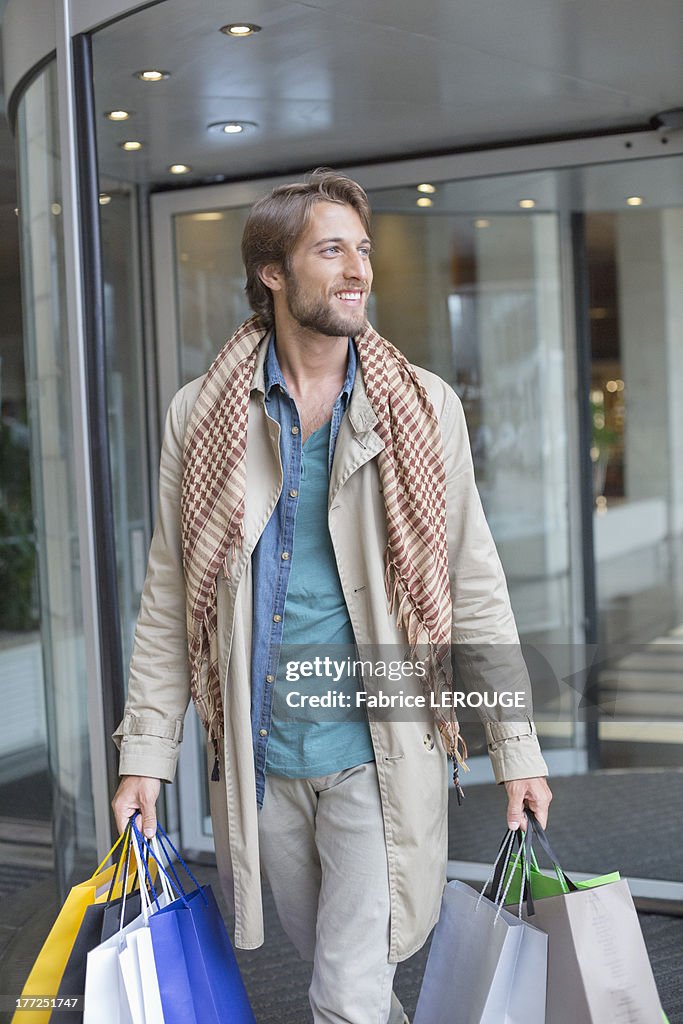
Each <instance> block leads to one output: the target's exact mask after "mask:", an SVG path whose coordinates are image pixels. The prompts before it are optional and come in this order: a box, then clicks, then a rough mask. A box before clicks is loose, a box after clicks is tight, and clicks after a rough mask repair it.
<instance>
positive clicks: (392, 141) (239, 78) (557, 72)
mask: <svg viewBox="0 0 683 1024" xmlns="http://www.w3.org/2000/svg"><path fill="white" fill-rule="evenodd" d="M241 19H246V20H248V21H252V22H256V23H257V24H259V25H261V27H262V31H261V32H259V33H257V34H256V35H254V36H252V37H249V38H246V39H233V38H229V37H226V36H225V35H223V34H222V33H220V32H219V28H220V26H221V25H224V24H226V22H230V21H237V20H241ZM682 38H683V5H681V4H680V2H676V3H674V2H671V0H651V2H649V3H648V4H643V3H641V2H636V0H628V2H625V0H612V2H610V3H606V4H595V2H594V0H574V2H568V0H543V2H541V0H507V2H502V0H461V2H459V3H457V4H456V3H454V2H453V0H423V2H421V3H420V4H415V3H414V2H412V0H309V2H307V3H282V2H280V0H246V2H241V3H239V4H237V3H236V2H234V0H232V2H228V3H225V2H219V0H203V2H202V3H196V2H195V3H193V2H191V0H166V2H165V3H162V4H157V5H155V6H152V7H149V8H147V9H145V10H143V11H140V12H138V13H137V14H134V15H131V16H129V17H128V18H126V19H123V20H121V21H119V22H117V23H115V24H113V25H110V26H109V27H107V28H105V29H102V30H101V31H99V32H98V33H96V36H95V68H96V99H97V106H98V109H99V111H100V113H103V112H104V111H105V110H107V109H111V108H113V107H123V108H125V109H131V110H133V111H134V112H135V115H134V117H132V118H131V119H130V121H128V122H126V123H125V124H111V123H109V122H107V121H106V120H105V119H104V117H103V116H102V117H100V119H99V140H98V141H99V150H100V163H101V166H102V169H103V172H104V173H105V174H106V175H108V176H109V177H113V178H114V179H116V178H120V179H125V180H137V181H145V182H152V183H156V184H160V185H163V184H169V185H170V184H174V183H176V184H177V182H178V179H174V178H173V177H172V176H171V175H169V174H168V172H167V167H168V166H169V165H170V164H171V163H175V162H183V163H188V164H190V165H191V166H192V175H190V176H187V177H186V178H184V179H183V180H184V181H188V182H189V181H192V182H198V181H203V180H206V179H209V178H211V177H215V176H219V175H224V176H226V177H240V176H251V175H255V174H267V173H277V172H278V171H281V170H283V169H289V168H292V167H305V166H308V165H310V164H319V163H342V162H343V163H345V164H349V163H352V162H355V163H358V162H361V161H366V160H373V159H378V158H382V157H384V156H397V155H401V154H419V153H422V152H434V151H446V150H449V149H454V148H459V147H463V146H483V145H490V144H492V143H496V142H500V141H510V140H515V139H518V140H523V139H525V138H532V137H538V136H550V135H552V136H556V135H563V134H568V133H575V132H598V131H604V130H608V129H615V128H624V127H631V126H634V125H643V126H645V125H646V124H647V123H648V121H649V119H650V117H651V116H652V115H653V114H654V113H656V112H657V111H658V110H662V109H665V108H667V107H674V106H678V105H683V62H682V61H681V60H680V48H681V40H682ZM147 67H157V68H161V69H163V70H167V71H169V72H170V73H171V77H170V78H169V79H168V80H167V81H164V82H159V83H154V84H146V83H141V82H139V81H138V80H137V79H136V78H135V77H134V72H135V71H136V70H140V69H142V68H147ZM228 119H235V120H245V121H254V122H256V123H257V125H258V128H257V129H256V130H254V131H253V132H251V133H249V134H245V135H244V136H231V137H220V136H215V135H211V134H210V133H209V132H207V130H206V129H207V125H208V124H209V123H210V122H211V121H216V120H228ZM126 138H138V139H140V140H141V141H142V142H144V143H145V148H144V149H143V151H141V152H140V153H138V154H126V153H123V152H122V151H121V150H120V149H119V148H118V147H117V143H118V142H120V141H122V140H123V139H126Z"/></svg>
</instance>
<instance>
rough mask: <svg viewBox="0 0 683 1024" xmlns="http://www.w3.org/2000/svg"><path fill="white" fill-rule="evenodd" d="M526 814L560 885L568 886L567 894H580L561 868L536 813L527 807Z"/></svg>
mask: <svg viewBox="0 0 683 1024" xmlns="http://www.w3.org/2000/svg"><path fill="white" fill-rule="evenodd" d="M525 813H526V816H527V819H528V822H529V824H530V825H531V828H532V829H533V831H534V833H535V835H536V838H537V839H538V842H539V844H540V847H541V849H542V850H543V851H544V853H545V854H546V855H547V856H548V858H549V859H550V862H551V864H552V866H553V868H554V869H555V874H556V875H557V879H558V881H559V882H560V884H561V885H564V886H566V892H578V891H579V889H578V886H577V885H576V884H575V883H574V882H572V880H571V878H570V877H569V875H568V874H567V873H566V871H565V870H564V868H563V867H562V866H561V864H560V860H559V858H558V856H557V854H556V853H555V851H554V850H553V848H552V846H551V845H550V840H549V839H548V836H547V835H546V832H545V829H544V828H543V827H542V826H541V825H540V824H539V821H538V819H537V817H536V815H535V814H534V812H533V811H532V810H530V809H529V808H528V807H526V808H525ZM527 831H529V825H527Z"/></svg>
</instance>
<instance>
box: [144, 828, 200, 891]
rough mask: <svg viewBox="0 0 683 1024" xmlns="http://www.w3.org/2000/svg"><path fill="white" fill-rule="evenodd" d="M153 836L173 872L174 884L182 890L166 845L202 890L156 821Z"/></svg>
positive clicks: (196, 885)
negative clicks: (155, 831) (155, 829)
mask: <svg viewBox="0 0 683 1024" xmlns="http://www.w3.org/2000/svg"><path fill="white" fill-rule="evenodd" d="M155 838H156V839H157V840H158V842H159V847H160V849H161V850H162V851H163V853H164V855H165V857H166V863H167V866H168V867H169V868H170V870H171V872H172V873H173V877H174V879H175V881H176V885H177V886H178V888H179V889H180V891H181V892H184V890H183V886H182V884H181V881H180V879H179V878H178V875H177V873H176V870H175V868H174V867H173V859H172V857H171V854H170V853H169V852H168V847H170V848H171V851H172V852H173V853H174V854H175V855H176V857H177V858H178V861H179V863H180V864H182V866H183V868H184V869H185V872H186V874H187V876H188V877H189V878H190V879H191V880H192V881H193V882H194V884H195V887H196V888H197V889H199V891H200V892H201V890H202V887H201V885H200V884H199V882H198V881H197V879H196V878H195V877H194V875H193V874H192V872H191V871H190V869H189V867H188V866H187V864H186V863H185V861H184V860H183V858H182V857H181V856H180V853H179V852H178V850H176V848H175V846H174V845H173V843H172V842H171V840H170V839H169V837H168V835H167V834H166V832H164V830H163V828H162V827H161V825H160V824H159V823H158V822H157V834H156V836H155ZM202 896H204V894H203V893H202ZM204 901H205V902H206V897H204Z"/></svg>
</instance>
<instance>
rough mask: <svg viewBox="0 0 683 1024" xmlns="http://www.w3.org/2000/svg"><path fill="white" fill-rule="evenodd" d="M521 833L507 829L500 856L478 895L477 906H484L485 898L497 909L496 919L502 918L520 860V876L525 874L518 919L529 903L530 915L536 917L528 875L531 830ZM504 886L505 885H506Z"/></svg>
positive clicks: (499, 852) (499, 851)
mask: <svg viewBox="0 0 683 1024" xmlns="http://www.w3.org/2000/svg"><path fill="white" fill-rule="evenodd" d="M519 832H520V830H514V831H513V830H512V829H508V830H507V832H506V833H505V835H504V836H503V839H502V842H501V844H500V846H499V848H498V855H497V857H496V859H495V861H494V862H493V867H492V869H491V872H490V874H489V876H488V878H487V879H486V881H485V882H484V887H483V888H482V890H481V892H480V893H479V899H478V900H477V907H479V904H480V903H481V901H482V899H483V897H484V896H486V898H487V899H489V900H491V902H492V903H493V904H494V905H495V906H496V907H497V908H498V913H497V914H496V920H498V917H499V916H500V912H501V911H502V910H503V906H504V904H505V899H506V897H507V894H508V891H509V889H510V886H511V885H512V881H513V878H514V875H515V871H516V870H517V865H518V864H519V863H520V860H521V875H522V889H521V893H520V900H519V907H518V910H517V916H518V917H519V918H520V920H521V917H522V906H523V904H524V903H526V906H527V914H529V916H533V914H534V913H535V911H534V901H533V898H532V896H531V886H530V884H529V883H528V875H529V858H530V856H531V855H532V852H533V851H532V847H531V843H532V839H531V831H530V830H529V829H527V832H525V833H522V835H520V834H519ZM515 840H516V841H517V846H518V847H519V849H518V850H517V853H514V852H513V848H514V845H515ZM506 874H507V882H505V876H506ZM504 883H505V884H504Z"/></svg>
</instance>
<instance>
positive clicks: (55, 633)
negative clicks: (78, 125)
mask: <svg viewBox="0 0 683 1024" xmlns="http://www.w3.org/2000/svg"><path fill="white" fill-rule="evenodd" d="M17 132H18V150H19V172H20V183H21V187H20V195H21V241H22V274H23V282H22V291H23V297H24V316H25V321H24V336H25V345H26V377H27V393H28V407H29V418H30V424H31V459H32V483H33V492H34V501H35V506H36V522H37V542H38V565H39V577H40V604H41V634H42V645H43V658H44V673H45V693H46V704H47V722H48V734H49V754H50V771H51V776H52V788H53V801H54V803H53V808H54V819H53V820H54V827H55V845H56V848H57V849H58V850H59V854H60V856H59V858H58V869H59V876H60V877H59V881H60V883H61V885H62V887H64V885H66V884H68V883H69V881H70V880H72V879H76V878H77V877H78V876H79V875H81V876H82V875H83V871H84V870H85V867H86V865H88V866H90V869H92V863H93V860H94V856H95V825H94V813H93V802H92V786H91V776H90V751H89V741H88V720H87V697H86V666H85V658H84V635H83V615H82V607H81V581H80V574H79V569H80V566H79V561H80V559H79V552H80V547H79V537H78V528H77V516H76V505H75V493H76V488H75V477H74V449H73V424H72V411H71V404H70V368H69V350H68V339H67V331H66V312H65V306H64V301H65V300H64V296H65V280H64V237H63V233H62V202H61V195H60V148H59V131H58V124H57V74H56V68H55V65H54V64H51V65H49V66H48V67H46V68H45V69H44V71H43V72H42V73H41V74H40V75H39V76H38V77H37V78H36V79H35V81H34V82H33V83H32V84H31V85H30V86H29V87H28V89H27V90H26V92H25V93H24V95H23V96H22V99H21V103H20V106H19V112H18V124H17Z"/></svg>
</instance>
